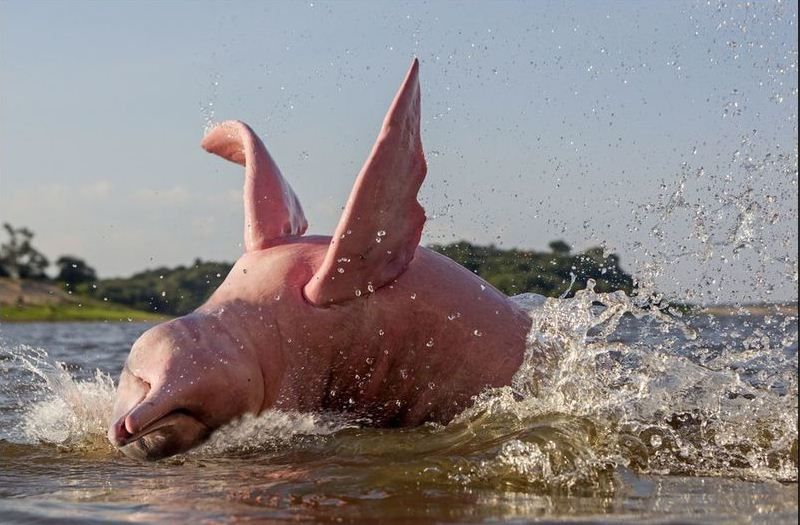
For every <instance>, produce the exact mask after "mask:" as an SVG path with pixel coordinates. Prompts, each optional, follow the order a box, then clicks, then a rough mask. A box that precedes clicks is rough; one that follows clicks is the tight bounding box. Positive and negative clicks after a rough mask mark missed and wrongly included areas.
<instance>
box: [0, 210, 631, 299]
mask: <svg viewBox="0 0 800 525" xmlns="http://www.w3.org/2000/svg"><path fill="white" fill-rule="evenodd" d="M3 228H4V230H5V232H6V235H7V237H8V240H7V241H6V242H5V243H3V244H0V276H6V277H12V278H21V279H39V280H50V281H55V282H56V283H60V284H61V285H63V286H65V287H69V288H70V289H71V290H72V291H73V292H74V293H79V294H84V295H88V296H91V297H95V298H98V299H105V300H108V301H112V302H115V303H119V304H124V305H127V306H129V307H131V308H136V309H138V310H146V311H151V312H159V313H164V314H170V315H183V314H186V313H188V312H190V311H192V310H194V309H195V308H197V307H198V306H199V305H200V304H202V303H203V301H205V300H206V299H207V298H208V297H209V295H211V293H212V292H213V291H214V290H215V289H216V288H217V287H218V286H219V285H220V284H221V283H222V281H223V280H224V279H225V277H226V276H227V275H228V272H229V271H230V269H231V267H232V266H233V265H232V264H231V263H227V262H211V261H202V260H200V259H195V261H194V262H193V263H192V264H191V265H188V266H177V267H174V268H169V267H160V268H155V269H152V270H145V271H143V272H139V273H136V274H134V275H132V276H131V277H127V278H114V279H98V278H97V274H96V272H95V270H94V269H93V268H92V267H91V266H89V265H88V264H87V263H86V262H85V261H84V260H82V259H80V258H78V257H75V256H71V255H65V256H62V257H60V258H59V259H58V260H56V263H55V264H56V268H57V275H56V277H55V278H54V279H50V278H49V277H48V276H47V274H46V270H47V268H48V266H49V262H48V260H47V258H46V257H44V255H42V254H41V253H40V252H39V251H38V250H36V249H35V248H34V247H33V245H32V243H31V241H32V239H33V233H32V232H31V231H30V230H28V229H26V228H13V227H12V226H10V225H8V224H5V225H3ZM429 248H431V249H432V250H434V251H437V252H439V253H441V254H443V255H446V256H447V257H449V258H450V259H453V260H454V261H455V262H457V263H459V264H461V265H462V266H464V267H465V268H467V269H468V270H470V271H472V272H474V273H475V274H477V275H479V276H480V277H482V278H483V279H485V280H486V281H488V282H489V283H491V284H492V285H493V286H495V287H496V288H498V289H499V290H500V291H502V292H504V293H506V294H508V295H516V294H520V293H524V292H533V293H538V294H541V295H545V296H549V297H556V296H559V295H561V294H563V293H565V292H567V295H568V296H569V295H571V294H572V293H574V291H575V289H580V288H583V287H584V286H585V282H586V281H587V280H588V279H594V280H595V282H596V286H595V289H596V290H597V291H601V292H609V291H613V290H624V291H625V292H627V293H628V294H630V293H631V291H632V289H633V286H634V283H633V278H632V277H631V276H630V275H629V274H627V273H626V272H625V271H624V270H622V268H621V267H620V260H619V257H618V256H617V255H615V254H608V253H604V250H603V249H601V248H590V249H588V250H584V251H583V252H580V253H575V254H573V253H572V249H571V247H570V246H569V244H567V243H566V242H564V241H562V240H557V241H553V242H551V243H550V245H549V248H550V251H548V252H537V251H531V250H519V249H515V248H512V249H501V248H497V247H495V246H494V245H490V246H478V245H474V244H471V243H469V242H467V241H459V242H454V243H450V244H434V245H431V246H429ZM573 282H575V286H574V287H573V286H572V283H573Z"/></svg>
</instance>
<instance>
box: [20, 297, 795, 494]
mask: <svg viewBox="0 0 800 525" xmlns="http://www.w3.org/2000/svg"><path fill="white" fill-rule="evenodd" d="M592 286H593V283H591V282H589V283H588V287H587V288H586V289H585V290H581V291H579V292H577V294H576V296H575V298H573V299H545V298H543V297H540V296H534V295H532V294H525V295H522V296H518V297H516V298H515V301H517V302H518V303H519V304H520V305H522V306H524V307H525V308H526V309H528V310H529V311H530V315H531V317H532V319H533V327H532V330H531V332H530V335H529V341H528V355H527V357H526V360H525V362H524V363H523V365H522V367H521V368H520V370H519V372H518V373H517V374H516V376H515V377H514V380H513V382H512V385H510V386H508V387H504V388H499V389H493V390H489V391H486V392H484V393H482V394H481V395H479V396H477V397H476V399H475V402H474V404H473V405H472V406H471V407H470V408H468V409H467V410H465V411H464V412H462V413H461V414H460V415H458V416H457V417H456V418H455V419H454V420H453V421H452V422H451V423H450V424H448V425H446V426H442V425H425V426H423V427H419V428H416V429H403V430H379V429H369V428H362V427H361V426H360V425H359V422H358V421H354V420H352V419H349V418H348V417H347V416H346V415H341V414H301V413H289V412H279V411H268V412H266V413H264V414H262V415H260V416H258V417H253V416H248V417H245V418H242V419H241V420H239V421H236V422H234V423H232V424H230V425H228V426H226V427H225V428H222V429H220V430H218V431H217V432H216V433H215V434H214V435H213V436H212V437H211V439H210V440H209V441H208V442H207V443H206V444H205V445H204V446H202V447H200V448H199V449H197V450H196V451H193V452H192V453H190V454H189V455H188V459H190V460H191V458H197V459H199V460H208V459H213V458H217V457H237V456H242V455H248V456H250V455H253V454H261V455H264V457H269V456H270V455H271V454H276V453H281V454H284V453H286V452H287V451H289V452H292V451H293V452H297V453H306V454H312V455H315V456H316V457H320V458H324V457H330V456H334V455H335V456H338V457H341V456H344V457H352V458H359V460H363V458H365V457H366V458H373V459H374V461H372V462H371V463H370V465H371V467H370V468H373V469H376V470H377V471H378V472H379V473H380V474H379V475H377V474H376V475H377V476H378V477H379V478H380V479H384V480H387V481H385V482H386V483H399V482H401V481H402V480H401V479H400V477H398V476H399V474H397V473H395V472H394V471H393V470H392V468H394V467H390V466H389V465H392V464H403V465H404V467H403V472H404V473H405V474H403V476H405V475H406V474H408V473H409V472H412V473H413V476H412V478H413V479H414V480H416V481H415V482H417V483H423V484H432V485H435V486H441V485H452V484H457V485H459V486H468V487H469V486H473V487H487V486H488V487H498V486H503V487H518V488H520V489H526V490H530V489H540V490H544V491H548V492H552V491H561V490H578V489H591V490H593V491H597V490H600V491H606V490H613V487H614V482H613V479H614V476H613V472H614V471H615V469H616V468H618V467H626V468H629V469H632V470H634V471H636V472H642V473H654V474H690V475H707V476H725V477H735V478H740V479H748V480H780V481H796V480H797V376H796V372H794V371H795V370H796V366H797V332H796V325H795V324H793V322H792V321H791V320H789V321H787V319H795V320H796V318H792V317H789V318H786V319H783V320H782V321H780V322H779V321H778V320H776V319H771V318H769V317H767V318H765V320H762V324H763V326H762V325H758V326H756V323H755V321H753V322H752V323H750V325H749V326H747V331H748V335H747V336H746V337H739V338H738V339H737V338H736V337H726V334H724V333H723V332H722V331H721V330H720V327H718V326H716V325H715V324H714V323H715V322H720V321H713V320H710V321H709V324H710V326H711V331H708V326H705V327H704V326H701V325H702V323H700V322H699V321H697V322H693V319H695V318H689V319H680V318H679V317H677V316H675V315H672V314H670V312H669V310H668V309H664V310H659V309H658V308H657V307H651V308H649V309H646V308H643V307H641V306H640V305H637V303H636V301H635V298H631V297H628V296H626V295H625V294H624V293H622V292H615V293H611V294H599V293H596V292H594V291H593V289H592ZM626 313H627V314H631V315H630V316H625V317H623V315H624V314H626ZM696 319H699V318H696ZM696 319H695V320H696ZM707 320H708V319H707ZM626 322H628V323H630V324H631V326H628V327H627V328H626V327H625V326H624V325H625V324H626ZM693 324H695V325H697V326H692V325H693ZM771 328H772V329H773V330H772V332H770V329H771ZM792 330H794V331H792ZM626 334H627V335H626ZM776 334H779V335H782V337H776ZM730 335H731V334H727V336H730ZM732 335H734V336H736V335H739V334H738V333H736V332H735V331H734V332H733V333H732ZM720 337H722V339H723V340H721V341H720V340H716V341H715V340H714V338H717V339H719V338H720ZM8 353H9V354H10V355H12V356H13V358H14V360H15V361H16V362H17V363H19V364H20V366H23V367H24V368H26V369H27V370H28V371H29V372H31V373H33V374H34V375H36V376H38V377H39V378H40V383H39V385H38V387H37V388H38V391H37V395H36V396H35V399H36V400H35V401H34V402H32V403H29V404H27V405H26V406H24V408H23V410H22V417H21V422H20V424H19V425H18V427H17V437H18V438H19V439H21V440H22V441H25V442H29V443H48V444H56V445H59V446H61V447H66V448H70V449H93V450H94V451H95V452H97V451H104V452H107V453H109V454H110V453H112V449H111V447H110V445H108V444H107V442H106V440H105V437H104V436H105V432H106V428H107V424H108V416H109V414H110V411H111V405H112V401H113V395H114V393H113V390H114V385H113V381H112V380H111V379H110V378H109V376H108V375H107V374H104V373H101V372H97V373H96V375H95V377H94V378H92V379H90V380H86V381H77V380H74V379H73V378H72V377H71V376H70V374H69V373H68V372H67V371H66V370H65V369H64V367H63V366H59V365H58V364H55V363H53V362H52V361H51V360H50V359H49V358H48V357H47V355H46V353H45V352H44V351H43V350H40V349H35V348H32V347H29V346H24V345H23V346H17V347H13V348H10V352H8ZM402 479H405V478H402ZM389 480H391V481H389ZM371 482H372V483H375V481H374V480H373V481H371Z"/></svg>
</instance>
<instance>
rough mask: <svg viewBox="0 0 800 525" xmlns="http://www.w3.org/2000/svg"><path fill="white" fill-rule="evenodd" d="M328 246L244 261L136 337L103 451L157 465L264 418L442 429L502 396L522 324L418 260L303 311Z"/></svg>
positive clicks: (462, 279)
mask: <svg viewBox="0 0 800 525" xmlns="http://www.w3.org/2000/svg"><path fill="white" fill-rule="evenodd" d="M328 242H329V238H327V237H300V238H296V239H294V240H292V241H291V242H289V243H287V244H285V245H282V246H277V247H273V248H270V249H269V250H263V251H258V252H251V253H248V254H245V255H244V256H243V257H242V258H241V259H240V260H239V261H238V262H237V264H236V265H235V266H234V268H233V269H232V270H231V272H230V274H229V275H228V277H227V278H226V280H225V282H224V283H223V284H222V285H221V286H220V288H219V289H218V290H217V291H216V292H215V293H214V295H213V296H212V297H211V298H210V299H209V301H208V302H207V303H206V304H205V305H203V306H202V307H201V308H199V309H198V310H197V311H196V312H194V313H192V314H190V315H188V316H186V317H183V318H180V319H176V320H174V321H170V322H168V323H165V324H163V325H159V326H156V327H155V328H153V329H151V330H149V331H148V332H146V333H145V334H144V335H143V336H142V337H141V338H140V339H139V340H138V341H137V342H136V343H135V344H134V346H133V350H132V352H131V355H130V357H129V359H128V363H127V365H126V369H125V370H124V371H123V374H122V377H121V380H120V386H119V392H118V398H117V402H116V406H115V408H114V417H113V423H112V425H111V428H110V430H109V439H111V441H112V442H113V443H115V444H116V445H117V446H120V447H121V450H122V451H123V452H124V453H126V454H127V455H129V456H131V457H134V458H137V459H159V458H162V457H166V456H170V455H173V454H176V453H180V452H185V451H187V450H189V449H191V448H193V447H194V446H196V445H198V444H200V443H202V441H203V440H204V439H205V438H206V437H207V436H208V435H209V433H210V432H211V431H213V430H214V429H217V428H219V427H220V426H221V425H223V424H225V423H227V422H229V421H231V420H233V419H235V418H237V417H239V416H241V415H243V414H246V413H250V414H258V413H260V412H261V411H263V410H265V409H267V408H279V409H297V410H305V411H313V410H337V411H346V412H350V413H353V414H354V415H358V416H362V417H367V418H370V420H371V421H372V422H373V424H375V425H379V426H410V425H417V424H420V423H422V422H425V421H439V422H446V421H448V420H449V419H450V418H452V417H453V415H455V414H456V413H458V412H459V411H461V410H462V409H463V408H464V407H465V406H467V405H468V404H469V402H470V398H471V397H472V396H474V395H476V394H478V393H480V392H481V391H482V390H484V389H485V388H487V387H497V386H502V385H507V384H509V383H510V381H511V378H512V376H513V374H514V372H515V371H516V370H517V369H518V368H519V365H520V364H521V362H522V359H523V353H524V349H525V338H526V335H527V331H528V329H529V327H530V323H531V321H530V318H529V317H528V316H527V315H526V314H525V313H524V312H522V311H521V310H520V309H518V307H517V306H516V305H514V303H512V302H511V301H510V300H508V299H507V298H506V297H505V296H504V295H503V294H502V293H500V292H499V291H497V290H496V289H494V288H493V287H491V286H490V285H488V284H486V283H485V282H484V281H482V280H481V279H480V278H478V277H477V276H475V275H474V274H472V273H471V272H469V271H468V270H466V269H464V268H462V267H460V266H458V265H457V264H456V263H454V262H452V261H451V260H449V259H447V258H445V257H443V256H441V255H438V254H436V253H434V252H431V251H429V250H427V249H425V248H418V249H417V253H416V255H415V257H414V259H413V261H412V263H411V265H410V266H409V268H408V270H407V271H406V272H405V273H404V274H403V276H402V277H401V278H400V279H398V280H397V282H395V283H394V284H392V285H390V286H387V287H383V288H381V289H379V290H376V291H375V293H373V294H371V295H369V296H368V297H362V298H358V299H356V298H354V300H352V301H349V302H346V303H344V304H341V305H334V306H332V307H328V308H319V307H315V306H313V305H311V304H309V303H308V302H307V301H306V300H305V298H304V297H303V294H302V286H303V284H304V283H305V282H307V281H308V278H309V277H310V276H311V274H312V273H313V272H314V271H315V270H316V268H317V266H318V265H319V264H321V262H322V258H323V256H324V254H325V249H326V247H327V244H328Z"/></svg>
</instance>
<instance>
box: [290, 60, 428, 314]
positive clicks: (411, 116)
mask: <svg viewBox="0 0 800 525" xmlns="http://www.w3.org/2000/svg"><path fill="white" fill-rule="evenodd" d="M419 127H420V88H419V62H418V61H417V59H414V61H413V62H412V64H411V68H410V69H409V71H408V74H407V75H406V78H405V81H404V82H403V84H402V86H400V90H399V91H398V92H397V95H396V96H395V99H394V102H392V105H391V107H390V108H389V112H388V113H387V114H386V118H385V119H384V121H383V127H382V128H381V131H380V134H379V135H378V139H377V141H376V142H375V145H374V146H373V148H372V153H371V154H370V156H369V158H368V159H367V161H366V163H365V164H364V166H363V167H362V168H361V172H360V173H359V174H358V178H357V179H356V183H355V185H354V186H353V190H352V191H351V193H350V198H349V199H348V200H347V206H346V208H345V210H344V213H342V217H341V218H340V219H339V224H338V226H337V227H336V232H335V233H334V235H333V238H332V239H331V244H330V246H329V247H328V251H327V253H326V254H325V259H324V260H323V262H322V266H320V267H319V269H318V270H317V272H316V273H315V274H314V276H313V277H312V278H311V280H310V281H309V282H308V284H306V286H305V288H304V290H303V291H304V293H305V296H306V298H307V299H308V301H310V302H311V303H312V304H315V305H317V306H325V305H329V304H332V303H337V302H341V301H346V300H348V299H353V298H355V297H358V296H360V295H362V294H368V293H370V292H373V291H375V290H377V289H378V288H380V287H381V286H384V285H386V284H388V283H390V282H392V281H393V280H395V279H396V278H397V277H398V276H400V275H401V274H402V273H403V272H404V271H405V269H406V268H407V267H408V264H409V263H410V262H411V259H412V258H413V257H414V252H415V250H416V249H417V245H418V244H419V239H420V236H421V235H422V226H423V224H425V211H424V210H423V209H422V206H420V204H419V203H418V202H417V192H418V191H419V187H420V185H421V184H422V181H423V179H424V178H425V173H426V172H427V165H426V163H425V156H424V153H423V151H422V139H421V137H420V129H419Z"/></svg>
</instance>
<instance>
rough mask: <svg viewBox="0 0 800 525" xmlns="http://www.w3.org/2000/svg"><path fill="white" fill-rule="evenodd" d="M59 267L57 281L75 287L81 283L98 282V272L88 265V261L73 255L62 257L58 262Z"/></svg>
mask: <svg viewBox="0 0 800 525" xmlns="http://www.w3.org/2000/svg"><path fill="white" fill-rule="evenodd" d="M56 266H58V276H57V277H56V279H57V280H59V281H61V282H64V283H66V284H69V285H71V286H74V285H76V284H81V283H90V282H93V281H96V280H97V272H95V270H94V268H92V267H91V266H89V265H88V264H86V261H84V260H83V259H79V258H77V257H74V256H72V255H62V256H61V257H59V258H58V260H57V261H56Z"/></svg>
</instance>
